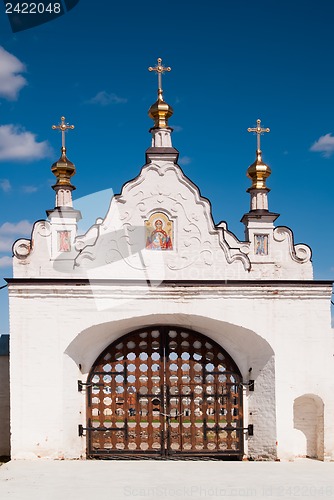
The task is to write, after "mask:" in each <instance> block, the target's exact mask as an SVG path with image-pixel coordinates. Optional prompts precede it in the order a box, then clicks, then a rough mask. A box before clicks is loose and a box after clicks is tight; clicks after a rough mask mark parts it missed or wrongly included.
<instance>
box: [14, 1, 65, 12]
mask: <svg viewBox="0 0 334 500" xmlns="http://www.w3.org/2000/svg"><path fill="white" fill-rule="evenodd" d="M60 13H61V5H60V3H59V2H58V3H57V2H55V3H53V2H50V3H48V4H47V5H46V4H44V3H32V2H30V3H27V2H16V3H6V14H60Z"/></svg>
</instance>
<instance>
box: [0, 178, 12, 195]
mask: <svg viewBox="0 0 334 500" xmlns="http://www.w3.org/2000/svg"><path fill="white" fill-rule="evenodd" d="M0 189H1V190H2V191H3V192H4V193H8V191H10V190H11V189H12V186H11V185H10V182H9V180H8V179H0Z"/></svg>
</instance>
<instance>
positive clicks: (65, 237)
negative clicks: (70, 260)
mask: <svg viewBox="0 0 334 500" xmlns="http://www.w3.org/2000/svg"><path fill="white" fill-rule="evenodd" d="M58 251H59V252H70V251H71V231H58Z"/></svg>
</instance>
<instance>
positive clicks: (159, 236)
mask: <svg viewBox="0 0 334 500" xmlns="http://www.w3.org/2000/svg"><path fill="white" fill-rule="evenodd" d="M154 225H155V229H154V231H152V233H151V234H150V235H149V236H148V238H147V241H146V248H150V249H151V250H172V248H173V245H172V242H171V239H170V237H169V236H168V234H167V233H166V231H164V230H163V229H162V220H160V219H157V220H156V221H155V223H154Z"/></svg>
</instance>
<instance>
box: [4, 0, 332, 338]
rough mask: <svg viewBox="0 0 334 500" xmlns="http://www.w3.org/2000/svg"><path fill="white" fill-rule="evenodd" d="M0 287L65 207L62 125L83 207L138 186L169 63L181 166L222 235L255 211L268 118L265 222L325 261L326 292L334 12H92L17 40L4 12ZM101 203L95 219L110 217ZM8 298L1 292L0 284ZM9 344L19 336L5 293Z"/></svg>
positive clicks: (191, 8) (190, 8) (299, 6)
mask: <svg viewBox="0 0 334 500" xmlns="http://www.w3.org/2000/svg"><path fill="white" fill-rule="evenodd" d="M0 9H2V10H0V33H1V34H0V46H1V49H0V266H1V267H0V275H1V276H2V277H9V276H11V266H10V258H9V257H10V255H11V244H12V242H13V241H14V240H15V239H16V238H18V237H21V236H28V235H29V232H30V228H31V224H32V223H33V222H34V221H35V220H38V219H43V218H44V217H45V210H47V209H51V208H53V207H54V192H53V190H52V189H51V187H50V186H51V185H52V184H53V183H54V178H53V175H52V174H51V171H50V166H51V164H52V163H53V161H55V160H56V159H57V158H58V157H59V148H60V146H61V136H60V134H59V132H55V131H53V130H51V126H52V125H53V124H58V123H59V121H60V117H61V116H62V115H65V117H66V120H67V121H68V122H69V123H71V124H72V123H73V124H74V125H75V130H73V131H70V132H69V133H68V134H67V136H66V142H67V148H68V157H69V158H70V159H71V160H72V161H73V162H74V163H75V165H76V167H77V174H76V176H75V177H74V178H73V183H74V184H75V186H76V187H77V190H76V191H75V193H74V197H75V198H81V197H85V196H87V195H89V194H92V193H96V192H99V191H101V190H105V189H112V190H113V192H115V193H118V192H119V191H120V189H121V187H122V185H123V183H124V182H126V181H127V180H129V179H131V178H133V177H135V176H136V175H138V173H139V170H140V168H141V166H142V165H143V164H144V158H145V157H144V153H145V149H146V148H147V147H149V145H150V135H149V134H148V129H149V128H150V126H151V124H152V122H151V120H150V119H149V118H148V116H147V110H148V108H149V106H150V105H151V104H152V103H153V102H154V100H155V99H156V87H157V82H156V76H155V75H153V74H152V73H149V72H148V71H147V67H148V66H152V65H155V63H156V60H157V57H162V59H163V62H164V63H165V65H170V66H171V67H172V72H171V73H168V74H166V75H164V78H163V86H164V97H165V99H166V101H167V102H168V103H169V104H171V105H172V106H173V108H174V116H173V117H172V118H171V120H170V125H171V126H174V127H175V131H174V134H173V144H174V146H175V147H176V148H177V149H178V150H179V151H180V163H181V165H182V168H183V169H184V172H185V173H186V175H188V176H189V177H190V178H191V179H192V180H193V181H194V182H195V183H196V184H197V185H198V186H199V187H200V189H201V192H202V194H203V196H205V197H207V198H209V199H210V201H211V203H212V209H213V217H214V220H215V222H217V223H218V222H219V221H220V220H226V221H227V222H228V224H229V229H231V230H232V231H233V232H235V233H236V235H237V236H238V237H239V238H240V239H243V225H242V224H241V223H240V222H239V221H240V218H241V217H242V215H243V214H244V213H245V212H247V211H248V210H249V195H248V194H247V193H246V189H247V188H248V187H249V186H250V181H249V179H247V177H246V175H245V174H246V170H247V168H248V166H249V164H250V163H252V162H253V161H254V159H255V149H256V139H255V137H254V136H253V135H252V134H248V133H247V128H248V127H254V126H255V124H256V119H257V118H261V120H262V125H263V126H265V127H270V129H271V133H270V134H265V137H263V138H262V150H263V159H264V161H266V162H267V163H268V164H269V165H270V167H271V169H272V175H271V177H270V178H269V180H268V186H269V187H270V188H271V192H270V194H269V208H270V209H271V210H272V211H274V212H278V213H280V214H281V216H280V218H279V219H278V221H277V224H280V225H287V226H289V227H290V228H291V229H292V230H293V231H294V234H295V242H296V243H307V244H309V245H310V246H311V248H312V250H313V263H314V271H315V278H316V279H331V278H333V277H334V262H333V248H334V235H333V217H332V214H333V186H334V63H333V53H334V37H333V18H334V3H333V2H332V1H331V0H320V1H318V2H315V1H309V0H304V1H294V2H291V1H290V2H289V1H287V0H279V1H276V0H270V1H268V0H267V1H262V0H259V1H257V2H249V0H236V1H224V0H214V1H212V0H211V1H210V0H208V1H207V2H197V1H193V2H190V1H188V0H182V1H180V0H178V1H177V0H170V1H169V2H164V3H162V4H161V3H160V4H159V3H157V2H154V1H151V0H148V1H144V2H138V1H134V0H131V1H124V2H113V1H112V0H108V1H106V0H105V1H103V0H102V1H100V2H93V1H88V0H80V2H79V3H78V5H77V6H76V7H75V8H74V9H73V10H71V11H70V12H69V13H68V14H66V15H64V16H62V17H60V18H58V19H56V20H54V21H52V22H49V23H46V24H44V25H41V26H39V27H35V28H32V29H30V30H27V31H22V32H18V33H16V34H13V33H12V32H11V28H10V24H9V22H8V19H7V17H6V15H5V13H4V7H2V6H0ZM107 207H108V202H107V200H106V197H105V196H104V197H103V196H100V197H95V198H94V201H93V202H92V203H90V206H89V208H88V209H87V210H85V212H86V213H83V216H84V219H85V220H86V224H87V222H90V223H92V222H93V221H94V220H95V218H96V217H98V216H104V214H105V212H106V210H107ZM2 284H4V281H3V280H1V282H0V285H2ZM0 313H1V318H0V332H5V331H7V330H8V319H7V291H6V290H2V291H0Z"/></svg>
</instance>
